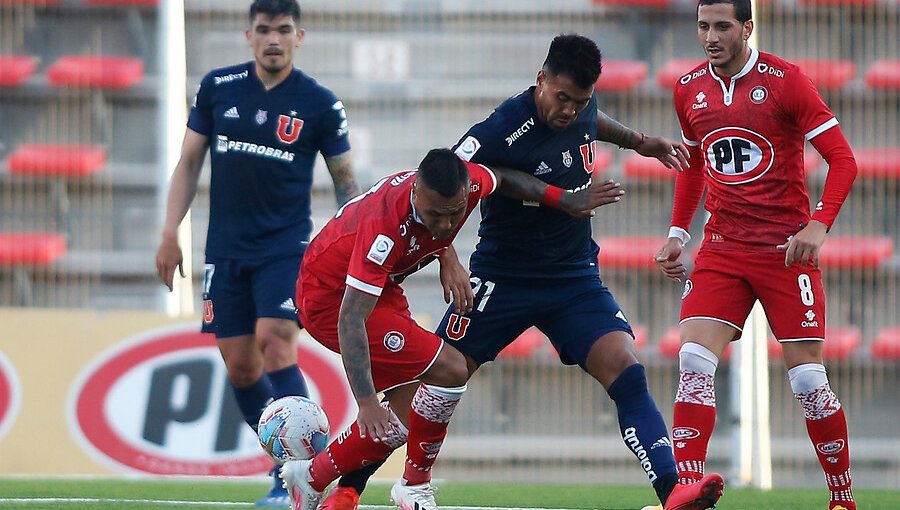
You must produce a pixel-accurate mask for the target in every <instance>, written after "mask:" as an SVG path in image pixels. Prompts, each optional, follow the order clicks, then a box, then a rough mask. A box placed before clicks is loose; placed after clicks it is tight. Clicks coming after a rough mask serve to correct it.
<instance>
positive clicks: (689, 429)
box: [656, 0, 856, 510]
mask: <svg viewBox="0 0 900 510" xmlns="http://www.w3.org/2000/svg"><path fill="white" fill-rule="evenodd" d="M697 31H698V36H699V39H700V44H701V45H702V46H703V48H704V50H705V51H706V54H707V57H708V60H709V61H708V63H704V64H703V65H701V66H698V67H697V68H695V69H693V70H692V71H691V72H690V73H687V74H685V75H684V76H683V77H682V78H681V79H680V80H679V83H678V84H677V85H676V87H675V108H676V111H677V114H678V120H679V122H680V123H681V129H682V136H683V138H684V142H685V145H687V146H688V148H689V152H690V156H691V157H690V160H689V161H690V167H689V168H688V169H687V170H685V171H684V172H682V173H680V174H679V175H678V176H677V179H676V184H675V201H674V206H673V210H672V224H671V228H670V229H669V239H668V241H667V242H666V244H665V245H664V246H663V247H662V248H660V250H659V251H658V253H657V254H656V260H657V262H658V263H659V265H660V266H661V268H662V270H663V272H664V273H665V274H666V276H668V277H669V278H670V279H672V280H676V281H679V282H680V281H681V279H682V278H683V277H684V276H685V268H684V265H683V264H682V262H681V254H682V252H683V248H684V245H685V244H686V243H687V242H688V241H689V240H690V236H689V235H688V232H687V230H688V227H689V225H690V222H691V219H692V217H693V216H694V212H695V211H696V209H697V206H698V204H699V203H700V198H701V195H702V194H703V190H704V188H705V189H706V190H707V198H706V210H707V211H709V214H710V218H709V221H708V222H707V224H706V228H705V234H704V239H703V243H702V245H701V247H700V251H699V253H698V255H697V258H696V260H695V263H694V270H693V272H692V273H691V275H690V279H688V280H686V281H685V287H684V294H683V297H682V305H681V351H680V355H679V358H680V381H679V385H678V392H677V394H676V397H675V416H674V427H673V432H672V441H673V443H674V447H675V459H676V462H677V464H678V470H679V475H680V477H681V481H682V483H689V482H691V481H694V480H699V479H700V478H701V477H702V476H703V473H704V462H705V460H706V453H707V446H708V443H709V439H710V435H711V434H712V431H713V426H714V424H715V417H716V408H715V403H716V402H715V392H714V377H715V373H716V367H717V364H718V361H719V357H720V356H721V354H722V351H723V350H724V349H725V347H726V346H727V345H728V343H729V342H731V341H732V340H735V339H737V338H739V337H740V335H741V326H742V325H743V323H744V321H745V320H746V318H747V316H748V314H749V312H750V309H751V307H752V306H753V303H754V302H755V301H756V300H757V299H759V300H760V302H761V303H762V305H763V307H764V308H765V311H766V315H767V317H768V320H769V325H770V326H771V328H772V331H773V332H774V334H775V336H776V338H777V339H778V341H779V342H781V344H782V346H783V348H784V361H785V365H786V366H787V368H788V376H789V378H790V384H791V389H792V391H793V392H794V396H795V397H796V398H797V400H798V401H799V402H800V405H801V406H802V408H803V412H804V414H805V416H806V425H807V431H808V433H809V437H810V439H811V440H812V443H813V445H814V447H815V451H816V455H817V456H818V458H819V463H820V464H821V465H822V469H823V470H824V472H825V479H826V482H827V484H828V489H829V491H830V492H831V501H830V503H829V508H830V509H831V510H835V509H844V510H855V509H856V503H854V501H853V494H852V491H851V480H850V452H849V445H848V437H847V422H846V418H845V417H844V411H843V409H842V408H841V403H840V401H839V400H838V398H837V396H836V395H835V394H834V392H833V391H832V389H831V387H830V386H829V384H828V377H827V375H826V372H825V367H824V365H823V360H822V346H823V342H824V341H825V293H824V290H823V285H822V277H821V273H820V271H819V268H818V258H819V249H820V248H821V246H822V244H823V243H824V242H825V236H826V233H827V232H828V230H829V229H830V228H831V225H832V223H833V222H834V220H835V217H836V216H837V214H838V211H839V210H840V208H841V205H842V204H843V202H844V200H845V199H846V197H847V194H848V193H849V191H850V187H851V186H852V184H853V180H854V178H855V176H856V161H855V159H854V157H853V152H852V151H851V149H850V146H849V144H848V143H847V140H846V138H845V137H844V134H843V133H842V132H841V129H840V127H839V126H838V121H837V119H836V118H835V116H834V114H833V113H832V112H831V110H829V108H828V107H827V106H826V105H825V103H824V102H823V101H822V99H821V97H820V96H819V94H818V92H817V91H816V88H815V86H814V85H813V83H812V82H811V81H810V79H809V78H808V77H806V76H805V75H804V74H803V73H802V72H801V71H800V69H798V67H797V66H796V65H794V64H792V63H790V62H788V61H785V60H783V59H781V58H779V57H777V56H775V55H771V54H767V53H762V52H760V51H757V50H756V49H754V48H751V47H750V46H749V45H748V44H747V40H748V38H749V37H750V34H751V32H752V31H753V21H752V19H751V10H750V2H749V0H701V1H700V2H699V4H698V7H697ZM805 140H809V141H810V142H811V143H812V145H813V147H815V149H816V150H817V151H818V152H819V154H821V155H822V157H823V158H824V159H825V161H826V162H827V163H828V165H829V171H828V177H827V179H826V181H825V190H824V192H823V194H822V197H821V199H820V200H819V201H818V204H817V205H816V207H815V211H814V212H813V213H812V215H810V206H809V196H808V194H807V190H806V184H805V182H806V181H805V175H804V169H803V144H804V141H805Z"/></svg>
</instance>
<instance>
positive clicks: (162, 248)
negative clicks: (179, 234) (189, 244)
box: [156, 238, 184, 292]
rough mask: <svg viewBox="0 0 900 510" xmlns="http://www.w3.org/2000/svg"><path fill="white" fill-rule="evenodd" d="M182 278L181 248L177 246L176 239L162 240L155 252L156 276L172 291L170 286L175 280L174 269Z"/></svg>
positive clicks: (182, 261)
mask: <svg viewBox="0 0 900 510" xmlns="http://www.w3.org/2000/svg"><path fill="white" fill-rule="evenodd" d="M176 267H177V268H178V273H179V274H180V275H181V277H182V278H184V256H183V255H182V254H181V246H178V240H177V239H171V238H163V241H162V243H160V245H159V250H157V252H156V274H158V275H159V279H160V280H162V282H163V284H164V285H165V286H166V287H168V288H169V291H170V292H171V291H172V284H173V281H172V280H174V279H175V268H176Z"/></svg>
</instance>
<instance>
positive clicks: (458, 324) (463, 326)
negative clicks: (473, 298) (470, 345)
mask: <svg viewBox="0 0 900 510" xmlns="http://www.w3.org/2000/svg"><path fill="white" fill-rule="evenodd" d="M470 322H472V319H470V318H468V317H462V316H460V315H459V314H456V313H452V314H450V317H449V320H448V321H447V328H446V329H445V333H446V334H447V338H449V339H450V340H459V339H460V338H462V337H464V336H466V330H467V329H469V323H470Z"/></svg>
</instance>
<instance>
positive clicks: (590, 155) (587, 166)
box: [578, 140, 600, 174]
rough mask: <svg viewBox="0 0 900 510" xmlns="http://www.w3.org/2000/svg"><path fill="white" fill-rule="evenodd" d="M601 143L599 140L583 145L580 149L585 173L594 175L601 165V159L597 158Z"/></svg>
mask: <svg viewBox="0 0 900 510" xmlns="http://www.w3.org/2000/svg"><path fill="white" fill-rule="evenodd" d="M599 145H600V143H599V142H598V141H597V140H593V141H592V142H591V143H589V144H587V143H586V144H583V145H581V146H580V147H578V150H579V151H581V161H583V162H584V171H585V172H587V173H589V174H593V173H594V172H595V171H596V170H597V166H598V164H599V163H600V161H599V158H597V157H595V155H596V154H597V151H599V150H600V149H599V147H598V146H599Z"/></svg>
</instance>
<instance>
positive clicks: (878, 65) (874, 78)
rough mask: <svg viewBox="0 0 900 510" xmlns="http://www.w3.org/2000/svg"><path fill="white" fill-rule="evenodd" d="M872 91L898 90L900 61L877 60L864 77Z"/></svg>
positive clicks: (899, 84) (899, 87)
mask: <svg viewBox="0 0 900 510" xmlns="http://www.w3.org/2000/svg"><path fill="white" fill-rule="evenodd" d="M864 79H865V81H866V84H867V85H868V86H869V87H870V88H873V89H888V90H900V60H878V61H876V62H875V63H874V64H872V67H870V68H869V69H868V70H867V71H866V74H865V76H864Z"/></svg>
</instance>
